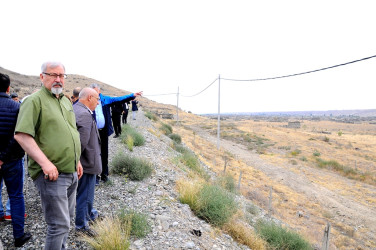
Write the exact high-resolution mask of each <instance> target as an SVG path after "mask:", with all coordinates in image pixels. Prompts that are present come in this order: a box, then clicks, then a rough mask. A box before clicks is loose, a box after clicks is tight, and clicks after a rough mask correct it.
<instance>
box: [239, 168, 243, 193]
mask: <svg viewBox="0 0 376 250" xmlns="http://www.w3.org/2000/svg"><path fill="white" fill-rule="evenodd" d="M241 180H242V171H241V170H240V174H239V180H238V190H239V191H240V182H241Z"/></svg>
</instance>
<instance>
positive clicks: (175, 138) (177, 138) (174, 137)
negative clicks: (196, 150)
mask: <svg viewBox="0 0 376 250" xmlns="http://www.w3.org/2000/svg"><path fill="white" fill-rule="evenodd" d="M168 137H170V139H171V140H173V141H174V142H176V143H181V136H180V135H178V134H169V135H168Z"/></svg>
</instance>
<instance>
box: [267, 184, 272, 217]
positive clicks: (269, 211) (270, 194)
mask: <svg viewBox="0 0 376 250" xmlns="http://www.w3.org/2000/svg"><path fill="white" fill-rule="evenodd" d="M272 195H273V187H272V186H270V190H269V207H268V215H269V216H271V215H272V210H273V204H272V201H273V196H272Z"/></svg>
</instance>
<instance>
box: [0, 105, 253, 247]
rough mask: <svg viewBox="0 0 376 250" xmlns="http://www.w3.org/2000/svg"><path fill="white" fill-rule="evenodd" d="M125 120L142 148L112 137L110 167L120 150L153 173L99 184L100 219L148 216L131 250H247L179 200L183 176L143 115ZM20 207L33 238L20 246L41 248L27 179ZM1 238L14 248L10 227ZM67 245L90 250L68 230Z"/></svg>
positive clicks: (3, 226)
mask: <svg viewBox="0 0 376 250" xmlns="http://www.w3.org/2000/svg"><path fill="white" fill-rule="evenodd" d="M128 121H129V123H130V124H131V126H133V127H135V128H136V129H137V130H138V131H139V132H141V133H142V134H143V135H144V137H145V139H146V143H145V145H144V146H142V147H135V148H134V150H133V152H130V151H129V150H128V149H126V148H125V147H124V145H122V144H121V143H120V140H118V139H114V138H112V136H111V137H110V142H109V148H110V152H109V158H110V162H111V158H112V157H113V156H114V155H115V154H116V153H117V152H118V151H121V150H122V151H124V152H126V153H127V154H132V155H134V156H137V157H142V158H147V159H148V160H149V161H150V162H152V163H153V167H154V173H153V174H152V176H151V177H149V178H148V179H146V180H143V181H141V182H133V181H129V180H126V179H125V178H124V177H119V176H114V175H111V176H110V179H111V182H112V184H110V185H104V184H101V185H100V186H98V187H97V188H96V191H95V204H94V205H95V207H96V208H97V209H98V211H99V212H100V213H101V214H102V215H104V216H109V215H111V214H114V213H116V212H117V211H118V210H119V209H120V208H127V209H134V210H136V211H139V212H142V213H144V214H146V215H147V216H148V220H149V223H150V225H151V227H152V232H150V233H149V234H148V235H147V236H146V237H145V238H143V239H132V240H131V249H248V248H247V247H245V246H242V245H239V244H237V243H236V242H234V241H233V239H232V238H231V237H230V236H228V235H226V234H223V233H219V232H218V231H217V230H215V229H214V228H212V227H211V226H210V225H209V224H207V223H206V222H204V221H202V220H200V219H198V218H197V217H196V216H194V215H193V213H192V212H191V210H190V208H189V206H188V205H185V204H181V203H180V202H179V201H178V199H177V192H176V190H175V182H176V180H177V179H179V178H184V177H185V175H186V173H185V172H183V171H182V170H181V169H179V168H178V167H176V166H175V165H173V164H171V159H172V158H173V157H175V156H176V155H177V153H176V152H175V151H174V150H172V149H171V148H170V146H169V145H170V143H171V141H170V139H169V138H167V137H165V136H164V135H158V136H156V135H154V134H158V133H151V132H150V131H158V128H155V127H154V125H153V124H152V123H151V121H150V120H149V119H147V118H146V117H145V116H144V114H143V112H142V110H140V111H139V112H138V113H137V117H136V120H131V117H128ZM5 197H6V192H5V191H4V190H3V203H5V201H6V198H5ZM25 204H26V212H27V214H28V217H27V218H26V221H25V224H26V225H25V230H26V231H30V232H31V233H32V234H33V238H32V239H31V240H30V241H29V242H28V243H27V244H25V245H24V249H42V248H43V247H44V238H45V232H46V225H45V222H44V217H43V214H42V211H41V205H40V199H39V196H38V194H37V191H36V189H35V187H34V184H33V183H32V180H31V179H30V178H27V180H26V181H25ZM72 225H73V223H72ZM192 229H196V230H201V232H202V235H201V236H200V237H199V236H195V235H193V234H191V233H190V231H191V230H192ZM0 235H1V237H0V238H1V241H2V243H3V246H4V249H13V248H14V247H13V237H12V226H11V223H9V222H1V223H0ZM68 241H69V247H70V248H71V249H91V248H90V247H89V246H88V245H87V244H86V243H85V242H83V241H81V240H80V239H79V238H77V237H75V234H74V229H73V226H72V227H71V232H70V235H69V240H68Z"/></svg>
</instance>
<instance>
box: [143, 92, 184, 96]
mask: <svg viewBox="0 0 376 250" xmlns="http://www.w3.org/2000/svg"><path fill="white" fill-rule="evenodd" d="M176 94H177V93H166V94H155V95H143V96H162V95H176Z"/></svg>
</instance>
